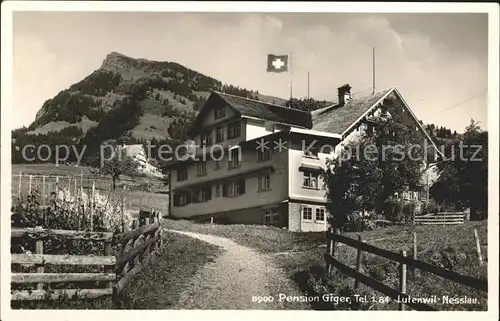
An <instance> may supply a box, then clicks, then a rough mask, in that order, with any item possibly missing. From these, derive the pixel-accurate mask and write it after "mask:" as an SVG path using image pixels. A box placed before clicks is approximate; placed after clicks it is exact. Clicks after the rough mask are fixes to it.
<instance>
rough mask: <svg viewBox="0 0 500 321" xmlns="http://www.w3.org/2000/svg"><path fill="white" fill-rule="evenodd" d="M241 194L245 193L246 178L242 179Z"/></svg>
mask: <svg viewBox="0 0 500 321" xmlns="http://www.w3.org/2000/svg"><path fill="white" fill-rule="evenodd" d="M240 194H245V179H244V178H243V179H240Z"/></svg>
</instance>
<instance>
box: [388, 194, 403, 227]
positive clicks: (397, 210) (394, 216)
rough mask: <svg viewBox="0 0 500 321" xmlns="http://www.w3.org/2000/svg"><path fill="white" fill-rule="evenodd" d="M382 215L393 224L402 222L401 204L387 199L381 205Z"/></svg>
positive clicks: (395, 200) (399, 201)
mask: <svg viewBox="0 0 500 321" xmlns="http://www.w3.org/2000/svg"><path fill="white" fill-rule="evenodd" d="M383 214H384V216H385V218H386V219H387V220H389V221H391V222H393V223H401V222H403V221H404V213H403V202H402V201H401V200H398V199H393V198H390V199H387V200H386V201H385V202H384V204H383Z"/></svg>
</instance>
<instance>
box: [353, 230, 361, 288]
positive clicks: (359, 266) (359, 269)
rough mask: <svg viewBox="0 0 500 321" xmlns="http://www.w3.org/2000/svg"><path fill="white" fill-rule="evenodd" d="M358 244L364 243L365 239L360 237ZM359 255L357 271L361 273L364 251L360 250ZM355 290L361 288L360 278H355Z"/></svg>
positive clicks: (357, 256) (357, 257)
mask: <svg viewBox="0 0 500 321" xmlns="http://www.w3.org/2000/svg"><path fill="white" fill-rule="evenodd" d="M358 242H360V243H361V242H363V238H362V237H361V235H358ZM357 250H358V253H357V255H356V271H357V272H360V271H361V260H362V259H363V251H362V250H361V249H360V248H358V249H357ZM354 288H355V289H357V288H359V281H358V278H354Z"/></svg>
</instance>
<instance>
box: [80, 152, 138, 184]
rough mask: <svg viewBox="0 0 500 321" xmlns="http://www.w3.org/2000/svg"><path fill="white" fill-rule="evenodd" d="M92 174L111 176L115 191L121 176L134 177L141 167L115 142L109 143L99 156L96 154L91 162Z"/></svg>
mask: <svg viewBox="0 0 500 321" xmlns="http://www.w3.org/2000/svg"><path fill="white" fill-rule="evenodd" d="M90 164H91V166H92V167H93V170H92V172H93V173H96V174H97V173H98V174H101V175H105V176H110V177H111V179H112V180H113V190H115V189H116V181H117V180H119V179H120V176H121V175H127V176H131V177H133V176H134V175H135V173H136V171H137V166H138V165H139V164H138V163H137V162H136V161H135V160H133V159H132V157H130V156H127V154H126V150H125V149H124V148H122V147H121V146H120V145H118V144H116V143H115V142H108V143H107V144H105V145H104V147H103V148H101V153H99V155H97V154H95V155H94V157H93V158H92V161H91V163H90Z"/></svg>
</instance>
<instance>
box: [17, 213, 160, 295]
mask: <svg viewBox="0 0 500 321" xmlns="http://www.w3.org/2000/svg"><path fill="white" fill-rule="evenodd" d="M139 216H140V218H139V219H136V220H134V221H133V225H132V230H129V229H128V228H127V226H122V230H123V231H122V232H120V233H111V232H89V231H74V230H58V229H46V228H15V227H13V228H12V229H11V238H12V239H14V240H15V239H19V238H22V237H25V236H29V237H30V238H32V239H35V240H36V246H35V253H34V254H30V253H20V254H18V253H13V254H11V264H21V265H23V266H25V267H30V266H31V267H36V273H12V275H11V284H12V285H23V284H30V283H31V284H37V286H36V288H37V289H36V290H17V289H16V290H12V291H11V294H12V297H11V300H12V301H35V300H45V299H49V300H58V299H59V298H61V297H62V296H68V297H74V296H75V295H76V296H77V297H79V298H82V299H95V298H100V297H103V296H112V298H113V300H114V299H115V298H116V295H117V294H118V293H120V292H121V291H123V289H124V287H125V285H126V284H127V283H128V282H129V281H130V280H131V278H132V277H133V276H134V275H135V274H137V272H139V271H140V270H141V268H142V267H143V266H144V265H145V264H146V263H147V262H149V261H150V260H152V259H154V258H155V257H156V256H157V254H158V251H159V249H160V247H161V246H162V229H161V224H160V223H161V222H160V220H161V217H162V216H161V213H159V212H154V210H151V212H147V211H141V212H140V213H139ZM52 238H59V239H66V240H78V241H92V242H104V255H103V256H100V255H57V254H44V253H43V245H44V240H50V239H52ZM13 244H15V242H13ZM113 246H115V247H116V248H117V250H118V253H116V254H115V255H114V254H113ZM47 264H51V265H73V266H78V265H79V266H102V267H103V271H104V272H103V273H46V271H45V266H46V265H47ZM61 282H105V283H104V284H103V286H104V288H94V289H57V290H53V289H51V288H50V285H51V283H61Z"/></svg>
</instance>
